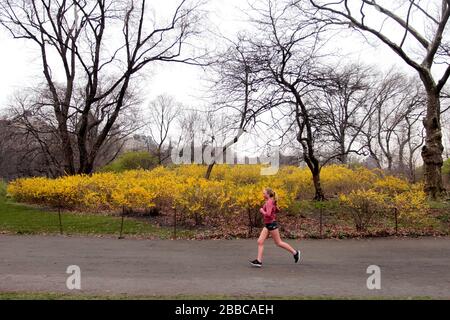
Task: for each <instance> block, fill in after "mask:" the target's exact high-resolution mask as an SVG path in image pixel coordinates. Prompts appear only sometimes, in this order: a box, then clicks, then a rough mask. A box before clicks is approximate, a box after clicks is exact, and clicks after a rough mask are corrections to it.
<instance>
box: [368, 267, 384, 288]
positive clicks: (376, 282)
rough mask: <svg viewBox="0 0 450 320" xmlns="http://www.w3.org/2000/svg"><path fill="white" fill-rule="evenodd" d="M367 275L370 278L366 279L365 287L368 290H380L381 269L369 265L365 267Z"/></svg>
mask: <svg viewBox="0 0 450 320" xmlns="http://www.w3.org/2000/svg"><path fill="white" fill-rule="evenodd" d="M366 273H367V274H370V276H369V277H368V278H367V281H366V285H367V289H369V290H380V289H381V268H380V267H379V266H376V265H371V266H368V267H367V270H366Z"/></svg>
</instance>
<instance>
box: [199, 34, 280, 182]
mask: <svg viewBox="0 0 450 320" xmlns="http://www.w3.org/2000/svg"><path fill="white" fill-rule="evenodd" d="M226 41H227V42H231V44H230V46H229V47H228V48H227V49H226V50H225V51H224V52H222V53H220V54H219V55H218V56H217V57H216V60H215V61H214V63H212V64H211V66H212V68H211V70H212V71H213V74H212V76H211V92H212V93H213V94H214V97H213V101H214V104H213V107H212V108H211V110H209V111H210V112H214V113H216V112H223V113H225V114H226V115H227V117H226V119H225V121H224V122H225V124H224V127H223V128H222V131H226V132H228V133H229V132H232V133H233V134H232V135H231V136H232V137H231V138H230V139H229V140H228V142H225V143H224V144H221V146H220V151H219V152H218V153H217V154H215V155H214V159H213V161H212V162H211V163H210V164H209V165H208V169H207V171H206V174H205V178H206V179H209V178H210V176H211V172H212V170H213V167H214V165H215V164H216V162H217V161H218V158H220V157H223V156H224V154H226V152H227V150H228V149H229V148H230V147H231V146H232V145H234V144H236V143H237V142H238V141H239V139H240V138H241V136H242V135H243V134H244V133H245V132H247V131H248V130H249V129H251V126H252V124H253V125H254V124H255V123H256V122H257V118H258V117H259V116H260V115H261V114H263V113H264V112H265V111H267V110H268V109H269V107H271V104H272V101H268V100H267V99H266V98H265V97H266V91H267V88H266V87H265V84H264V79H262V78H261V73H262V67H263V66H262V65H260V63H259V62H260V61H259V59H258V55H257V52H255V50H254V47H252V45H251V43H250V41H249V39H248V38H247V36H246V35H244V34H239V35H238V39H237V41H231V40H227V39H226ZM263 97H264V98H263ZM224 136H225V134H224ZM215 139H216V137H214V138H213V140H215ZM212 142H214V141H212Z"/></svg>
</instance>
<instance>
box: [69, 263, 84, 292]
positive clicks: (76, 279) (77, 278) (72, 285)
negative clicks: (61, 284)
mask: <svg viewBox="0 0 450 320" xmlns="http://www.w3.org/2000/svg"><path fill="white" fill-rule="evenodd" d="M66 273H67V274H70V276H69V277H68V278H67V280H66V287H67V289H69V290H81V269H80V267H79V266H77V265H71V266H68V267H67V270H66Z"/></svg>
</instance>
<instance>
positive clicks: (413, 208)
mask: <svg viewBox="0 0 450 320" xmlns="http://www.w3.org/2000/svg"><path fill="white" fill-rule="evenodd" d="M261 168H262V166H261V165H234V166H231V165H216V166H215V168H214V170H213V172H212V175H211V179H210V180H206V179H204V174H205V172H206V166H202V165H182V166H171V167H157V168H155V169H153V170H151V171H148V170H130V171H125V172H122V173H110V172H105V173H95V174H92V175H76V176H65V177H61V178H58V179H47V178H22V179H17V180H14V181H12V182H11V183H10V184H9V185H8V188H7V192H8V194H9V195H10V196H12V197H14V198H15V199H16V200H17V201H20V202H25V203H33V204H39V205H47V206H55V207H56V206H62V207H64V208H68V209H81V210H90V211H96V210H113V211H119V210H120V209H121V208H123V207H126V208H127V209H131V210H145V209H149V208H153V207H155V206H156V207H157V208H158V209H160V211H162V212H168V211H170V210H172V209H176V210H177V211H178V212H179V213H180V215H184V216H186V217H189V218H192V219H194V220H195V221H196V222H197V223H201V222H202V221H203V220H204V219H205V218H208V219H209V218H212V219H215V218H220V217H227V216H232V215H234V214H239V215H243V216H244V217H246V216H247V215H248V214H249V213H250V214H251V215H252V216H251V217H253V218H251V219H253V221H254V222H255V221H256V220H257V219H259V218H260V215H259V208H260V207H261V206H262V204H263V202H264V200H263V198H262V190H263V189H264V188H265V187H270V188H272V189H273V190H274V191H275V192H276V193H277V195H278V199H279V201H278V205H279V207H280V209H281V210H282V211H283V210H285V211H288V210H295V209H293V208H294V207H295V206H291V205H292V204H293V203H294V202H295V201H296V200H298V199H311V198H312V197H313V195H314V188H313V184H312V177H311V173H310V171H309V169H308V168H300V167H295V166H283V167H281V168H280V169H279V171H278V173H277V174H276V175H273V176H262V175H260V172H261V171H260V170H261ZM321 179H322V180H321V181H322V186H323V188H324V191H325V193H326V196H327V197H331V196H335V195H337V196H339V197H340V203H341V205H342V206H344V208H345V210H346V211H348V212H349V213H350V214H352V215H353V217H354V220H355V223H356V224H358V228H362V229H363V228H365V227H366V226H367V225H368V224H369V223H370V221H371V219H372V218H370V217H372V216H373V215H374V214H375V213H378V212H391V211H393V210H394V208H396V209H397V210H398V213H399V217H401V218H402V219H405V221H406V220H408V219H409V220H411V219H416V218H418V217H423V216H424V215H425V214H426V197H425V194H424V193H423V191H422V190H421V186H420V185H410V184H408V183H407V182H406V181H404V180H402V179H400V178H395V177H392V176H384V175H383V174H382V173H381V172H380V171H379V170H369V169H367V168H364V167H357V168H354V169H351V168H349V167H348V166H339V165H330V166H326V167H324V168H323V169H322V172H321ZM363 216H365V217H363ZM249 218H250V216H249ZM409 220H408V221H409Z"/></svg>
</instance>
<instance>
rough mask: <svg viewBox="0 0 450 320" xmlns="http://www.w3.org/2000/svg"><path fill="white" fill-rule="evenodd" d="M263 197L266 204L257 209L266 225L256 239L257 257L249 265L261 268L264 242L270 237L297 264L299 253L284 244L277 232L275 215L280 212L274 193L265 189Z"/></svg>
mask: <svg viewBox="0 0 450 320" xmlns="http://www.w3.org/2000/svg"><path fill="white" fill-rule="evenodd" d="M263 196H264V199H265V200H266V202H265V203H264V206H263V207H262V208H261V209H259V211H260V212H261V214H262V215H263V217H264V224H265V225H266V226H265V227H264V228H263V229H262V231H261V234H260V236H259V239H258V257H257V258H256V259H255V260H253V261H251V262H250V264H251V265H252V266H254V267H258V268H261V267H262V258H263V252H264V241H265V240H266V239H267V237H268V236H269V233H270V235H271V236H272V238H273V240H274V241H275V244H276V245H277V246H279V247H280V248H283V249H285V250H287V251H289V252H290V253H292V255H293V256H294V261H295V263H297V262H298V261H299V260H300V251H299V250H295V249H294V248H292V247H291V246H290V245H289V244H287V243H286V242H283V241H282V240H281V237H280V232H279V230H278V224H277V222H276V214H277V213H278V212H279V211H280V210H279V209H278V206H277V196H276V194H275V192H274V191H273V190H272V189H270V188H265V189H264V191H263Z"/></svg>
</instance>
